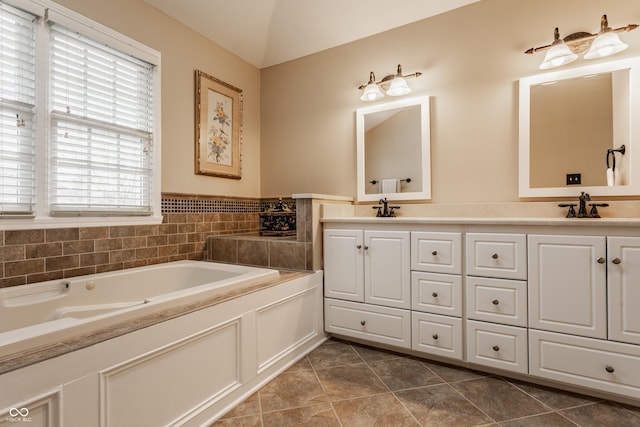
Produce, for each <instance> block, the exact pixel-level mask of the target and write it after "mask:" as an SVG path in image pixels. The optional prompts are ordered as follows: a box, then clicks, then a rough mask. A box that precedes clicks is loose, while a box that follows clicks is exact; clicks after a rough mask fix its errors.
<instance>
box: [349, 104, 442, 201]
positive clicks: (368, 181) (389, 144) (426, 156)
mask: <svg viewBox="0 0 640 427" xmlns="http://www.w3.org/2000/svg"><path fill="white" fill-rule="evenodd" d="M356 144H357V177H358V183H357V191H358V194H357V200H358V201H378V200H380V199H381V198H384V197H386V198H387V199H388V200H428V199H430V198H431V143H430V128H429V97H428V96H420V97H414V98H406V99H401V100H398V101H393V102H387V103H384V104H377V105H372V106H369V107H363V108H358V109H357V110H356Z"/></svg>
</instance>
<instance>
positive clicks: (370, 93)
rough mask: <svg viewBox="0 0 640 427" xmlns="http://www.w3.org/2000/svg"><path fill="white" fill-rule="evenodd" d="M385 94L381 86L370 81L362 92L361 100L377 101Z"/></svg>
mask: <svg viewBox="0 0 640 427" xmlns="http://www.w3.org/2000/svg"><path fill="white" fill-rule="evenodd" d="M383 96H384V94H383V93H382V91H381V90H380V88H379V87H378V85H377V84H375V83H369V84H368V85H367V86H366V87H365V88H364V91H363V92H362V96H361V97H360V100H361V101H375V100H377V99H380V98H382V97H383Z"/></svg>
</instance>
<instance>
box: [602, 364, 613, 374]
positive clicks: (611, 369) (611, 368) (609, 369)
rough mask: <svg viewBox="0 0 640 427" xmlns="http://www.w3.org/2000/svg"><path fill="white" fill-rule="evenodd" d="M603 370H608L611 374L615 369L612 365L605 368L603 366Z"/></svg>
mask: <svg viewBox="0 0 640 427" xmlns="http://www.w3.org/2000/svg"><path fill="white" fill-rule="evenodd" d="M604 370H605V371H607V372H609V373H610V374H613V373H614V372H615V369H613V366H607V367H606V368H604Z"/></svg>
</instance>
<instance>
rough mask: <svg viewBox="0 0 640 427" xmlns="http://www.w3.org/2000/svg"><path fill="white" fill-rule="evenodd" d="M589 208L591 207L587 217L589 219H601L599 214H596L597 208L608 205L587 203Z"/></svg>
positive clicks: (607, 204)
mask: <svg viewBox="0 0 640 427" xmlns="http://www.w3.org/2000/svg"><path fill="white" fill-rule="evenodd" d="M589 206H591V210H590V211H589V216H590V217H591V218H601V217H600V214H599V213H598V207H603V208H606V207H607V206H609V203H589Z"/></svg>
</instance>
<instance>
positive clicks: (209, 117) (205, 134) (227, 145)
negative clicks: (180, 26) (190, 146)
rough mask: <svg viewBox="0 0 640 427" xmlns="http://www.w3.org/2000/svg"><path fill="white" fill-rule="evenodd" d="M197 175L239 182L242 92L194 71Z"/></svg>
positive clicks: (240, 173)
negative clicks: (231, 179) (237, 180)
mask: <svg viewBox="0 0 640 427" xmlns="http://www.w3.org/2000/svg"><path fill="white" fill-rule="evenodd" d="M195 130H196V147H195V160H196V174H198V175H211V176H219V177H224V178H233V179H240V178H242V172H241V169H240V159H241V155H240V154H241V153H240V148H241V147H240V145H241V141H242V90H240V89H238V88H237V87H234V86H231V85H230V84H227V83H225V82H223V81H221V80H218V79H216V78H215V77H211V76H210V75H208V74H206V73H204V72H202V71H199V70H196V129H195Z"/></svg>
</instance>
